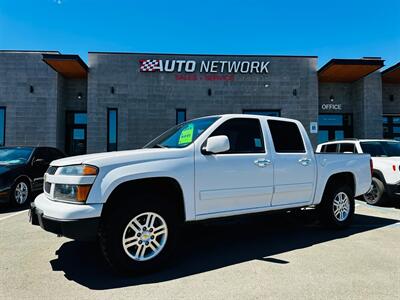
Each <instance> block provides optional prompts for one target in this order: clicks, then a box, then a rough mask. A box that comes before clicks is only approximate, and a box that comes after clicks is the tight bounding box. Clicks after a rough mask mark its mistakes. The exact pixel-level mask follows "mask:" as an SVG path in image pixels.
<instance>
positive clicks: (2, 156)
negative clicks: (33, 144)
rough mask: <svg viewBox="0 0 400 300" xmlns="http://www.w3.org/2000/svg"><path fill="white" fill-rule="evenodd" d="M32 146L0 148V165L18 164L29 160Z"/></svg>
mask: <svg viewBox="0 0 400 300" xmlns="http://www.w3.org/2000/svg"><path fill="white" fill-rule="evenodd" d="M32 150H33V149H32V148H0V165H19V164H24V163H26V162H27V161H28V160H29V157H30V156H31V154H32Z"/></svg>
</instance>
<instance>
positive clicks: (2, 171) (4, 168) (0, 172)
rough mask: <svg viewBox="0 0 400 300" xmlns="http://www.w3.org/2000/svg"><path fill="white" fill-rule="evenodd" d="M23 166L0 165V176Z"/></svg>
mask: <svg viewBox="0 0 400 300" xmlns="http://www.w3.org/2000/svg"><path fill="white" fill-rule="evenodd" d="M22 166H23V165H0V175H3V174H6V173H7V172H9V171H12V170H15V169H18V168H20V167H22Z"/></svg>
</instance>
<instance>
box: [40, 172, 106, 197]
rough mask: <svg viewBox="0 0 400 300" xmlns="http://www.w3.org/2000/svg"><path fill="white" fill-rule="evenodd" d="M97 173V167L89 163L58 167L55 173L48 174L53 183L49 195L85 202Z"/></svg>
mask: <svg viewBox="0 0 400 300" xmlns="http://www.w3.org/2000/svg"><path fill="white" fill-rule="evenodd" d="M97 173H98V168H97V167H94V166H90V165H73V166H65V167H60V168H58V169H57V172H56V174H55V175H52V176H48V177H52V178H49V181H50V183H52V184H54V190H53V194H52V195H51V196H52V197H53V199H54V200H60V201H69V202H78V203H85V202H86V200H87V198H88V196H89V192H90V189H91V188H92V184H93V182H94V180H95V176H96V175H97ZM63 177H64V178H65V181H64V180H62V179H61V178H63ZM56 178H57V180H55V179H56ZM53 180H54V181H53ZM64 182H65V183H64Z"/></svg>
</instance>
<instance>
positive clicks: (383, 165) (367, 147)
mask: <svg viewBox="0 0 400 300" xmlns="http://www.w3.org/2000/svg"><path fill="white" fill-rule="evenodd" d="M317 152H318V153H329V152H331V153H332V152H336V153H367V154H369V155H371V160H372V163H373V164H372V165H373V171H372V185H371V189H370V191H369V192H368V193H366V194H364V195H363V198H364V200H365V201H366V202H367V203H368V204H371V205H382V204H384V203H385V202H387V201H388V200H391V199H397V200H398V199H400V141H396V140H384V139H374V140H371V139H360V140H359V139H346V140H336V141H331V142H326V143H322V144H320V145H318V146H317Z"/></svg>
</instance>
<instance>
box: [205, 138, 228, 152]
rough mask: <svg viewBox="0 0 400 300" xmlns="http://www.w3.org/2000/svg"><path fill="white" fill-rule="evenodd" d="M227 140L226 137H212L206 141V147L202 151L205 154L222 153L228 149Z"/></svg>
mask: <svg viewBox="0 0 400 300" xmlns="http://www.w3.org/2000/svg"><path fill="white" fill-rule="evenodd" d="M230 147H231V146H230V144H229V139H228V137H227V136H226V135H217V136H212V137H209V138H208V139H207V146H205V147H204V148H203V149H204V150H205V152H206V153H214V154H217V153H222V152H226V151H228V150H229V149H230Z"/></svg>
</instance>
